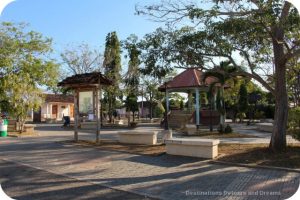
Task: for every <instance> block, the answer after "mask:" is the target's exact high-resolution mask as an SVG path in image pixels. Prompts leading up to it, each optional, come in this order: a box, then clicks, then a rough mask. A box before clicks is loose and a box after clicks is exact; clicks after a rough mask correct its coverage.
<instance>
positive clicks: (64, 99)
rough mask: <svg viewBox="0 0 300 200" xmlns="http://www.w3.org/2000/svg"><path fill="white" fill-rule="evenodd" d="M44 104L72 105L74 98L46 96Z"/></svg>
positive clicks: (56, 95) (60, 95)
mask: <svg viewBox="0 0 300 200" xmlns="http://www.w3.org/2000/svg"><path fill="white" fill-rule="evenodd" d="M45 101H46V102H48V103H50V102H56V103H58V102H59V103H74V96H72V95H64V94H46V99H45Z"/></svg>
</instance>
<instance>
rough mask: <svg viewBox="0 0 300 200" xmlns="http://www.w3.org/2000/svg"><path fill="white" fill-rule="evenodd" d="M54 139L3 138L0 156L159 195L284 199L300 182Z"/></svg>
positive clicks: (286, 175)
mask: <svg viewBox="0 0 300 200" xmlns="http://www.w3.org/2000/svg"><path fill="white" fill-rule="evenodd" d="M69 137H72V135H70V136H69ZM63 139H65V138H63ZM55 140H56V141H53V140H51V139H50V138H49V137H35V138H21V139H20V138H18V139H11V138H10V139H1V140H0V159H7V160H10V161H13V162H17V163H23V164H27V165H29V166H32V167H38V168H40V169H42V170H44V171H47V172H48V173H55V174H58V175H65V176H68V177H70V178H76V179H78V180H82V181H87V182H88V183H97V184H99V185H101V186H105V187H109V188H113V189H117V190H118V191H119V190H121V191H128V192H130V193H134V194H137V195H140V196H141V197H143V196H149V197H153V198H159V199H172V200H173V199H174V200H176V199H286V198H287V197H290V196H291V195H292V194H294V193H295V192H296V190H297V188H298V186H299V179H300V174H299V173H296V172H288V171H281V170H272V169H261V168H246V167H237V166H228V165H221V164H212V163H209V162H208V161H207V160H203V159H198V158H190V157H181V156H170V155H162V156H157V157H151V156H141V155H134V154H127V153H120V152H113V151H104V150H99V149H94V148H90V147H78V146H73V145H70V144H63V143H59V142H57V140H58V139H57V138H56V139H55ZM0 165H1V166H2V163H0ZM11 186H13V185H11ZM83 195H84V194H83ZM100 199H101V198H100ZM122 199H127V198H126V197H125V196H124V198H122ZM128 199H130V198H128Z"/></svg>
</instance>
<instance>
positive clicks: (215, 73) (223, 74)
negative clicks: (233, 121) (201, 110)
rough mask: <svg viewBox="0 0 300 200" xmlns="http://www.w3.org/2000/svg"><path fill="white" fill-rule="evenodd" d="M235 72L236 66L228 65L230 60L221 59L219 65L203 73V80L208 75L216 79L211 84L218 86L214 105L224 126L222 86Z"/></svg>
mask: <svg viewBox="0 0 300 200" xmlns="http://www.w3.org/2000/svg"><path fill="white" fill-rule="evenodd" d="M235 72H236V68H235V67H234V66H232V65H230V61H222V62H221V63H220V65H219V66H216V67H215V68H213V69H211V70H208V71H206V72H205V73H204V76H203V80H204V81H205V80H206V79H207V78H208V77H215V78H216V80H215V82H214V83H213V84H212V85H213V86H217V85H219V86H218V91H217V98H216V106H217V110H218V111H219V113H220V114H221V125H222V126H223V127H224V125H225V118H226V107H225V100H224V88H225V86H226V83H227V82H228V81H229V80H230V79H232V78H234V73H235Z"/></svg>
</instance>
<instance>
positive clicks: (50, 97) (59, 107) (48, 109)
mask: <svg viewBox="0 0 300 200" xmlns="http://www.w3.org/2000/svg"><path fill="white" fill-rule="evenodd" d="M63 116H70V118H71V120H73V118H74V97H73V96H71V95H62V94H46V99H45V103H44V104H43V105H42V106H41V109H40V110H39V111H38V112H34V114H33V121H34V122H41V121H47V122H48V121H61V120H62V118H63Z"/></svg>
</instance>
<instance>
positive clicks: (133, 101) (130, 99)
mask: <svg viewBox="0 0 300 200" xmlns="http://www.w3.org/2000/svg"><path fill="white" fill-rule="evenodd" d="M125 105H126V108H127V111H130V112H132V117H133V122H135V112H137V111H139V106H138V103H137V96H136V95H135V94H132V93H131V94H129V95H128V96H127V98H126V102H125ZM129 118H130V117H129ZM129 123H130V122H129Z"/></svg>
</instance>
